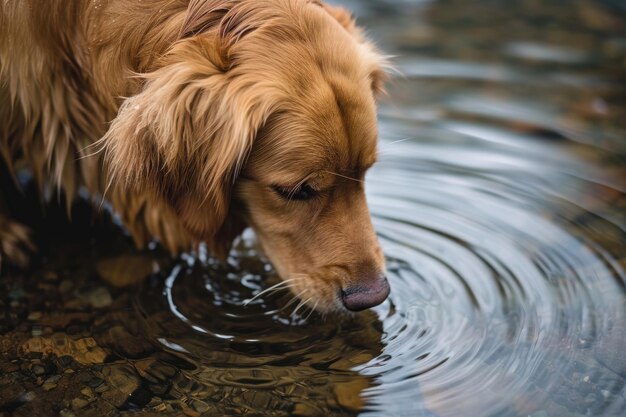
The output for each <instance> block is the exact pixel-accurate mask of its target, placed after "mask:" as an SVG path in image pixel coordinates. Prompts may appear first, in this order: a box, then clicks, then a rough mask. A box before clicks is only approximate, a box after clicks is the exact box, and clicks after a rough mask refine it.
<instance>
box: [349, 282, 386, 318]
mask: <svg viewBox="0 0 626 417" xmlns="http://www.w3.org/2000/svg"><path fill="white" fill-rule="evenodd" d="M388 295H389V282H387V277H385V276H384V275H382V274H381V275H378V274H377V276H376V277H375V278H373V279H372V278H370V279H368V280H366V281H363V282H359V283H358V284H353V285H350V286H349V287H347V288H345V289H343V290H342V291H341V300H342V301H343V305H344V306H345V307H346V308H347V309H348V310H350V311H361V310H365V309H366V308H370V307H374V306H377V305H378V304H380V303H382V302H383V301H385V299H386V298H387V296H388Z"/></svg>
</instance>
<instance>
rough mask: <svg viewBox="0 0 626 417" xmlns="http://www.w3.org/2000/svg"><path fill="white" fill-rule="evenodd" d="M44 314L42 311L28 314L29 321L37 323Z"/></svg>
mask: <svg viewBox="0 0 626 417" xmlns="http://www.w3.org/2000/svg"><path fill="white" fill-rule="evenodd" d="M41 316H42V314H41V312H40V311H33V312H31V313H29V314H28V317H27V319H28V320H30V321H37V320H39V319H40V318H41Z"/></svg>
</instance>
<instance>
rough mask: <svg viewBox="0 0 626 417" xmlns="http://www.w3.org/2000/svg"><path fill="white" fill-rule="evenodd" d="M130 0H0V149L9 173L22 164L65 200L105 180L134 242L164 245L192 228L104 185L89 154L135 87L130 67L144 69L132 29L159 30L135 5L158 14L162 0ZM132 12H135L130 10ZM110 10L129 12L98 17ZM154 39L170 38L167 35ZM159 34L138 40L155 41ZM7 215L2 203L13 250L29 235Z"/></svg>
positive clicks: (182, 239)
mask: <svg viewBox="0 0 626 417" xmlns="http://www.w3.org/2000/svg"><path fill="white" fill-rule="evenodd" d="M129 3H131V2H126V1H116V0H113V1H108V2H102V3H101V4H100V6H98V5H94V3H92V2H87V1H82V0H50V1H45V2H37V1H30V0H23V1H3V2H0V158H1V159H2V160H3V162H4V164H5V165H6V166H7V167H8V172H9V173H10V175H14V174H15V172H16V171H17V170H19V169H28V170H30V171H31V172H32V174H33V177H34V180H35V181H36V183H37V185H38V186H39V187H40V189H41V190H42V192H44V191H45V192H46V193H47V194H54V193H56V192H64V193H65V194H66V195H67V196H68V198H67V199H66V200H67V201H68V204H69V203H70V202H71V201H72V196H74V195H75V193H76V192H77V190H78V189H79V188H80V187H86V188H87V189H88V190H89V191H90V192H91V193H92V194H93V195H95V196H98V195H100V194H103V193H104V192H105V190H106V191H107V198H109V199H110V200H112V201H113V203H114V205H115V206H116V208H117V209H118V211H119V214H120V216H121V217H122V219H123V221H124V223H125V224H126V226H127V228H128V229H129V231H130V232H131V234H132V235H133V237H134V239H135V241H136V243H137V244H138V245H140V246H141V245H143V244H145V243H146V242H147V241H149V240H150V238H151V237H153V236H157V237H160V238H161V240H162V242H163V243H164V245H165V246H166V247H168V248H169V249H170V250H172V251H178V250H180V249H182V248H183V247H188V245H189V238H188V237H187V236H186V235H185V233H183V232H182V231H181V230H180V228H179V227H178V225H177V221H176V220H175V219H173V218H172V217H173V215H172V214H171V213H168V212H167V211H164V210H163V209H162V208H160V207H156V206H155V205H154V204H152V203H151V202H150V201H149V198H148V197H147V196H144V195H141V194H133V195H129V194H128V193H126V192H125V191H124V190H121V189H120V190H118V189H116V187H111V188H109V189H107V183H106V178H105V176H104V173H103V169H102V163H103V162H102V159H101V157H100V155H98V154H95V155H92V154H94V153H97V152H96V151H97V149H96V148H94V147H93V146H92V145H93V144H94V143H95V142H96V141H97V140H98V139H100V138H101V137H102V135H103V134H104V133H105V132H106V129H107V128H108V122H109V121H110V120H112V119H113V118H114V117H115V114H116V113H117V107H118V105H119V101H120V100H121V97H120V96H122V95H125V94H130V93H131V92H132V83H133V79H132V77H129V76H128V75H129V72H130V71H132V70H139V69H140V68H137V67H135V68H133V64H135V63H136V61H137V60H139V56H140V55H141V54H144V55H150V54H146V53H145V51H144V50H142V49H141V48H139V45H138V39H133V38H132V37H133V36H135V37H138V36H139V33H141V32H143V33H144V34H145V35H146V36H147V37H149V36H153V37H156V36H157V35H158V34H154V33H150V30H149V27H150V26H152V27H158V25H156V26H155V23H158V22H153V21H151V20H150V19H147V18H145V16H141V14H142V13H143V14H144V15H145V14H147V13H151V14H154V8H155V7H159V4H156V3H159V0H157V1H155V2H154V3H155V4H153V5H152V6H154V7H149V8H148V7H146V5H141V7H139V6H138V5H134V6H131V5H129ZM160 3H163V4H165V3H169V4H170V8H169V9H168V8H166V7H163V11H164V15H163V16H165V13H169V14H172V13H175V12H178V11H180V10H184V9H185V8H186V7H187V3H188V1H187V0H181V1H178V2H171V1H170V2H166V1H160ZM172 3H176V4H172ZM157 10H158V9H157ZM129 12H134V13H137V14H139V15H138V16H132V15H131V16H129V15H128V13H129ZM115 15H118V16H123V15H126V16H125V17H126V18H125V19H122V18H120V21H117V22H116V21H115V19H112V20H108V21H103V17H104V16H115ZM153 30H154V29H153ZM159 30H162V31H169V32H172V34H171V35H170V37H172V38H173V37H175V35H176V32H175V31H174V30H172V28H169V27H166V28H159ZM129 31H130V32H132V31H134V32H135V35H132V34H129V33H128V32H129ZM125 32H126V33H125ZM101 35H102V37H100V36H101ZM105 36H107V37H108V39H105V38H104V37H105ZM129 36H130V38H129ZM160 41H161V43H162V45H165V44H166V43H167V42H166V41H167V40H166V39H163V37H161V38H160ZM156 43H158V42H156V41H155V42H154V43H153V44H149V45H146V44H142V47H144V48H145V47H148V48H152V49H154V47H155V45H156ZM133 48H134V49H133ZM153 52H154V54H153V55H154V56H157V55H158V53H157V51H154V50H153ZM121 60H124V61H125V62H123V63H121V62H119V61H121ZM116 61H117V62H116ZM114 80H117V82H116V81H114ZM0 198H2V194H1V192H0ZM10 218H11V216H10V215H9V213H7V209H6V207H3V205H2V204H0V229H3V231H1V230H0V235H2V234H3V235H4V237H3V236H0V239H2V241H3V242H4V243H3V245H4V246H6V247H5V248H4V250H3V249H2V248H0V253H2V252H4V253H5V254H7V253H13V254H14V255H13V256H11V257H12V258H18V256H17V255H18V248H17V247H18V246H22V247H23V246H24V245H22V244H18V243H19V242H20V241H21V242H23V241H24V240H25V236H26V235H25V233H24V228H23V227H18V226H17V225H16V223H14V222H11V221H10ZM9 225H10V226H9ZM17 231H19V233H17ZM9 234H11V236H9ZM17 234H19V236H17ZM9 242H12V243H9ZM19 258H23V257H22V256H21V255H20V256H19Z"/></svg>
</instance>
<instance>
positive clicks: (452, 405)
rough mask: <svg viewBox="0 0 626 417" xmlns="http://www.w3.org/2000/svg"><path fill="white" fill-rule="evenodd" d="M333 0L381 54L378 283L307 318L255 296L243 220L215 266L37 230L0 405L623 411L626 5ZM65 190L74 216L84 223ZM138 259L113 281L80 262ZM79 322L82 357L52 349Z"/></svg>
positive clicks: (111, 240) (458, 412) (385, 415)
mask: <svg viewBox="0 0 626 417" xmlns="http://www.w3.org/2000/svg"><path fill="white" fill-rule="evenodd" d="M342 4H344V5H346V6H348V7H349V8H351V9H352V10H354V11H355V12H356V14H357V15H359V18H360V22H361V23H362V24H364V25H365V26H367V27H368V28H369V32H370V34H371V36H372V37H373V38H375V39H376V40H377V42H378V44H379V45H380V46H381V47H382V48H383V49H384V50H385V51H386V52H389V53H390V54H393V55H394V56H395V58H394V59H393V61H394V63H395V65H396V66H397V68H398V70H399V73H401V75H397V76H395V77H394V80H393V83H392V85H391V86H390V88H389V97H388V98H387V99H385V100H384V101H383V104H382V105H381V108H380V136H381V146H380V154H381V155H380V162H379V163H378V164H377V165H376V166H375V168H374V169H373V170H372V171H371V173H370V174H369V176H368V183H367V186H368V198H369V203H370V205H371V211H372V215H373V217H374V224H375V227H376V230H377V232H378V234H379V237H380V240H381V243H382V246H383V248H384V252H385V254H386V256H387V262H388V273H389V274H388V276H389V281H390V283H391V287H392V293H391V296H390V298H389V299H388V300H387V301H386V302H385V303H383V304H382V305H381V306H379V307H377V308H375V309H373V310H372V311H366V312H363V313H360V314H357V315H354V316H352V317H340V318H338V317H332V316H321V315H319V314H317V313H314V312H311V311H310V310H308V309H307V308H305V307H302V306H300V305H299V303H298V302H297V300H295V301H294V300H293V298H292V296H291V295H290V294H287V293H285V292H276V293H270V294H269V295H264V296H261V297H257V298H254V297H255V295H257V294H259V293H260V292H261V291H263V290H264V289H267V288H269V287H271V286H272V285H274V284H276V283H278V282H279V281H278V278H277V277H276V275H275V273H274V271H273V269H272V267H271V266H270V265H268V264H266V263H265V262H264V261H263V259H262V256H260V255H259V254H258V253H257V251H256V249H255V244H254V237H253V236H252V235H251V234H250V233H248V234H246V236H245V237H244V239H242V240H241V242H239V244H238V246H237V248H236V250H235V251H234V252H233V254H232V256H231V257H230V259H229V262H228V264H226V265H224V264H219V263H216V262H215V261H214V260H212V259H211V258H210V257H207V256H206V254H203V253H200V254H198V256H195V257H192V256H184V257H183V258H182V259H177V260H171V259H169V258H167V257H166V256H165V255H164V254H162V253H161V252H160V251H159V250H158V249H155V250H153V251H152V252H150V253H145V252H144V253H138V252H136V251H134V250H133V249H132V247H131V245H130V244H129V242H128V239H127V238H125V237H124V236H123V235H122V234H121V232H120V231H119V230H117V229H116V227H114V226H112V225H111V224H110V223H109V222H107V221H102V222H98V223H97V227H95V228H93V229H91V230H90V231H85V230H82V229H81V230H79V231H75V232H73V233H72V234H68V235H67V236H64V239H62V240H63V241H64V242H65V243H64V244H62V245H59V244H58V243H55V245H54V246H52V247H49V246H50V245H49V246H45V245H44V254H45V253H47V257H48V258H47V259H49V261H46V260H45V259H44V261H43V262H41V264H42V266H41V267H40V268H39V269H38V270H37V271H36V272H34V273H33V276H22V275H20V276H17V275H15V276H13V277H12V279H13V280H12V281H11V282H9V281H8V280H7V279H6V276H5V277H4V278H3V279H2V281H0V282H2V285H3V286H4V287H5V288H4V289H5V290H6V292H5V293H6V294H8V295H7V296H6V297H5V300H4V301H3V303H4V306H5V308H9V306H12V308H13V310H12V311H13V312H7V311H9V310H5V316H6V318H7V320H6V323H7V324H6V325H5V328H4V329H3V332H6V334H7V335H14V337H16V338H17V339H18V342H15V345H16V347H15V350H14V351H15V352H22V353H23V352H26V353H27V354H29V353H33V352H34V353H37V352H38V350H37V346H34V345H33V339H37V338H39V339H37V340H39V342H40V343H44V344H45V343H50V344H51V345H52V348H50V349H49V351H52V353H53V355H52V359H49V356H44V357H43V358H37V355H31V356H33V360H34V361H35V362H32V361H31V363H30V364H24V363H23V362H20V360H19V359H10V358H11V357H10V354H9V353H6V354H5V356H6V357H8V358H9V359H10V360H9V361H8V362H7V363H8V364H16V366H18V367H19V366H21V367H22V368H24V367H26V370H25V371H23V375H22V376H21V377H18V376H11V375H13V374H11V373H10V372H13V373H15V372H17V371H15V370H13V371H11V370H10V369H9V370H7V369H5V370H4V372H5V376H4V377H3V378H5V379H4V380H3V379H0V384H1V383H2V381H4V383H5V385H4V386H5V387H7V386H8V385H6V384H8V383H9V382H10V383H12V384H18V385H19V384H21V386H22V387H23V389H22V391H20V390H19V389H18V390H16V394H15V396H14V397H15V398H13V399H11V401H12V402H5V404H4V406H3V407H4V408H2V407H0V414H1V413H2V412H16V413H20V410H22V411H21V413H25V412H26V411H27V410H29V407H30V410H32V409H35V410H36V409H38V408H37V407H38V406H37V405H36V404H37V401H40V403H41V404H45V402H46V401H48V402H49V403H52V404H55V405H53V407H52V409H55V410H57V411H58V410H64V412H69V410H74V412H76V413H80V412H81V411H82V412H85V410H90V411H92V412H95V411H98V412H99V413H100V415H102V413H104V414H106V413H109V414H110V415H115V414H116V413H118V412H119V411H120V410H122V411H123V410H136V411H137V410H139V412H148V411H151V412H158V413H165V414H167V413H170V414H171V413H176V412H185V413H187V414H188V415H234V414H244V415H267V416H287V415H301V416H327V415H332V416H353V415H361V416H368V417H369V416H371V417H373V416H380V417H392V416H407V417H408V416H411V417H419V416H429V417H430V416H441V417H444V416H476V417H479V416H512V417H518V416H519V417H526V416H531V417H546V416H573V417H576V416H623V415H625V414H626V388H625V384H626V348H625V346H626V271H625V269H626V233H625V231H626V172H625V171H626V170H625V169H624V168H625V167H626V164H625V161H626V140H625V139H626V125H625V124H624V120H626V119H625V118H626V91H625V81H624V80H625V78H624V74H625V72H626V61H625V60H624V56H626V33H625V31H626V29H625V28H626V21H625V20H624V19H623V17H622V18H620V16H624V15H626V8H625V7H624V5H623V4H622V3H621V2H618V1H608V0H607V1H582V0H581V1H548V2H536V1H531V0H528V1H519V0H515V1H507V2H504V1H495V0H492V1H479V2H469V1H457V0H449V1H407V0H386V1H374V0H371V1H346V2H343V3H342ZM77 210H78V212H79V215H78V219H77V220H76V221H75V225H78V226H75V227H77V228H79V229H80V228H81V227H83V228H84V227H85V225H86V224H91V223H90V221H89V217H90V214H89V210H88V209H86V208H84V207H83V208H82V209H81V208H79V209H77ZM83 211H84V212H85V214H84V215H81V214H80V213H82V212H83ZM81 225H82V226H81ZM48 227H51V226H49V225H48ZM59 229H60V230H65V228H64V227H63V226H59ZM54 236H56V237H57V238H58V237H59V235H58V234H55V235H54ZM57 240H58V239H57ZM90 240H91V242H92V243H91V245H86V242H87V241H90ZM46 248H47V249H46ZM46 251H47V252H46ZM142 275H147V276H148V279H147V280H146V281H145V282H144V283H143V284H142V285H140V286H139V287H137V288H135V289H133V290H132V291H130V292H129V291H128V290H122V289H116V288H115V287H113V286H111V285H109V284H103V283H102V282H101V281H99V279H109V280H111V279H118V280H120V279H126V278H127V279H128V280H132V279H133V278H136V277H137V276H142ZM125 277H126V278H125ZM33 282H35V283H39V284H33ZM42 282H43V283H44V284H45V285H44V286H43V288H40V287H41V283H42ZM46 283H47V284H46ZM35 285H38V286H39V287H37V288H38V289H36V288H35V287H34V286H35ZM46 285H47V287H46ZM20 291H21V292H20ZM51 311H53V313H51ZM16 312H17V313H16ZM38 312H39V313H40V314H33V313H38ZM41 312H43V313H41ZM68 317H69V318H68ZM20 332H21V333H20ZM20 335H21V336H20ZM5 337H7V338H8V337H9V336H5ZM20 338H21V339H20ZM55 338H56V339H55ZM88 338H93V340H94V343H95V344H96V345H97V348H98V349H101V350H102V356H101V357H100V356H95V357H94V356H93V355H92V356H89V357H88V356H85V352H84V351H85V349H82V348H79V347H76V348H72V349H69V351H68V350H67V349H66V350H63V349H62V348H60V347H59V346H60V342H58V340H60V339H63V340H64V342H63V343H65V344H64V346H66V345H67V342H66V341H65V340H66V339H69V340H72V341H75V340H84V339H88ZM7 340H8V339H7ZM42 340H43V342H42ZM55 340H56V342H54V341H55ZM50 341H51V342H50ZM7 343H8V342H7ZM28 343H30V344H28ZM55 343H56V344H55ZM72 343H73V342H72ZM70 345H71V346H74V345H72V344H71V343H70ZM39 350H44V349H39ZM86 350H87V351H88V352H95V354H96V355H97V354H98V352H99V351H98V350H97V349H96V348H95V347H91V348H89V349H86ZM6 352H11V350H10V349H9V350H6ZM55 353H56V356H55V355H54V354H55ZM63 354H66V355H65V356H64V355H63ZM7 355H8V356H7ZM80 355H82V356H80ZM67 356H69V357H70V358H73V359H72V360H71V361H70V360H69V359H68V360H66V361H69V362H67V364H64V363H60V359H59V358H63V357H67ZM25 357H30V356H28V355H26V356H25ZM21 360H22V361H23V359H21ZM38 360H39V361H41V362H40V363H37V362H36V361H38ZM46 364H51V365H49V366H48V365H46ZM44 365H46V366H48V368H49V369H48V368H46V366H44ZM4 366H5V368H6V367H7V366H8V365H4ZM36 366H43V367H44V370H45V372H46V373H44V374H43V376H40V378H41V381H40V383H39V385H37V383H38V382H37V379H36V378H37V376H36V375H34V374H33V375H34V376H33V375H31V374H28V372H31V373H35V374H36V372H35V371H34V370H33V369H35V367H36ZM11 369H12V368H11ZM67 369H72V370H73V371H74V372H75V373H76V375H87V376H84V377H83V379H84V382H77V378H78V377H72V376H68V375H73V373H68V372H66V371H67ZM57 374H60V375H62V378H61V379H60V381H61V382H63V381H66V380H67V381H68V382H67V383H68V384H70V385H69V386H72V385H71V384H83V385H84V384H85V383H86V384H87V385H89V381H93V380H94V378H95V379H100V380H102V381H104V382H101V383H100V385H97V383H98V381H96V382H93V383H91V385H94V387H92V388H91V389H92V392H91V394H93V398H92V397H90V395H88V393H85V392H82V391H80V390H78V389H74V390H73V391H72V388H68V390H67V391H65V393H64V394H63V395H61V397H59V394H58V390H59V389H60V388H59V387H55V388H51V389H50V390H48V391H46V390H43V391H42V389H41V387H42V386H43V385H42V384H45V381H48V380H49V379H50V378H54V377H55V375H57ZM0 375H2V373H0ZM6 375H9V376H6ZM24 375H25V376H24ZM7 378H9V379H7ZM10 378H13V379H10ZM20 378H22V379H20ZM28 378H31V379H32V378H34V379H33V380H32V381H31V380H29V379H28ZM72 378H74V379H72ZM7 381H9V382H7ZM16 381H17V382H16ZM29 381H30V382H29ZM61 382H58V383H61ZM29 384H30V385H29ZM102 384H104V386H106V387H107V388H106V389H104V388H99V387H102V386H103V385H102ZM125 384H126V385H128V386H126V385H125ZM91 385H89V386H91ZM99 389H100V390H101V392H98V390H99ZM5 392H6V391H5ZM29 392H30V393H34V394H33V395H35V396H36V398H35V399H33V398H30V397H29V398H30V399H29V398H27V397H25V395H28V393H29ZM55 392H56V394H55ZM50 393H52V394H50ZM53 395H56V397H55V398H56V400H54V399H52V396H53ZM5 396H6V397H7V398H8V397H9V396H8V395H5ZM31 397H32V396H31ZM0 399H2V397H1V396H0ZM77 399H81V400H83V401H84V403H83V402H80V401H76V400H77ZM55 401H56V402H55ZM0 404H2V401H0ZM7 410H8V411H7ZM39 410H41V408H39ZM103 410H104V411H103ZM194 413H195V414H194ZM24 415H26V414H24Z"/></svg>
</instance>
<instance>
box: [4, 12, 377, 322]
mask: <svg viewBox="0 0 626 417" xmlns="http://www.w3.org/2000/svg"><path fill="white" fill-rule="evenodd" d="M382 65H383V60H382V59H381V57H380V56H379V55H378V54H377V53H376V51H375V50H374V48H373V47H372V46H371V44H370V43H369V42H368V41H367V40H366V39H365V37H364V36H363V35H362V33H361V32H360V30H359V29H358V28H357V27H356V26H355V24H354V20H353V19H352V18H351V17H350V15H349V14H348V13H347V12H346V11H345V10H343V9H341V8H336V7H330V6H328V5H325V4H322V3H320V2H317V1H305V0H273V1H270V0H191V1H189V0H144V1H143V2H132V1H126V0H108V1H107V0H102V1H93V2H89V1H86V0H48V1H45V2H36V1H34V0H20V1H9V0H0V157H1V158H2V159H3V160H4V163H5V164H6V165H7V166H8V169H9V171H10V172H12V173H15V172H16V171H17V170H18V169H22V168H27V169H29V170H31V171H32V172H33V175H34V178H35V180H36V182H37V184H38V185H39V187H40V188H41V190H42V193H49V191H50V190H58V191H62V192H64V193H65V194H66V195H68V196H70V197H71V196H74V195H75V194H76V192H77V190H78V189H80V188H81V187H85V188H86V189H88V190H89V191H90V192H91V194H92V195H94V196H96V198H97V197H99V196H102V195H104V196H105V198H106V199H107V200H108V201H110V203H111V205H112V206H113V208H114V209H115V211H116V212H118V213H119V214H120V216H121V219H122V221H123V223H124V225H125V227H126V228H127V229H128V230H129V231H130V233H131V235H132V236H133V238H134V240H135V242H136V243H137V245H138V246H143V245H145V244H146V243H147V242H149V241H150V240H151V239H153V238H157V239H158V240H159V241H160V242H161V243H162V244H163V245H164V246H165V247H166V248H168V249H169V250H170V251H172V252H173V253H176V252H179V251H181V250H188V249H190V248H191V247H192V246H193V245H194V244H195V243H196V242H198V241H206V242H207V243H208V245H209V247H210V249H211V250H212V252H213V253H215V254H216V255H220V256H224V255H225V254H226V253H227V251H228V248H229V247H230V244H231V242H232V240H233V239H234V238H235V237H236V236H237V235H238V234H239V233H241V231H242V230H243V228H244V227H246V226H248V225H249V226H252V227H253V228H254V229H255V231H256V232H257V234H258V236H259V239H260V241H261V244H262V246H263V247H264V249H265V252H266V253H267V255H268V256H269V258H270V259H271V260H272V261H273V263H274V264H275V265H276V267H277V269H278V271H279V273H280V274H281V276H282V277H283V278H284V279H287V278H290V279H293V281H290V283H291V284H292V285H291V289H292V291H294V293H295V294H298V293H303V292H304V295H302V296H301V297H302V298H303V299H304V300H306V298H310V299H309V301H307V302H308V303H309V304H310V305H311V306H313V305H314V304H317V306H318V307H317V308H318V309H322V310H332V309H336V308H337V303H338V301H337V295H336V294H337V290H338V288H339V287H341V286H342V285H345V284H346V283H347V282H349V281H350V282H353V281H354V280H356V279H359V277H364V276H367V275H368V274H372V273H374V272H373V271H382V269H384V264H383V260H382V255H381V253H380V249H379V247H378V243H377V241H376V237H375V235H374V232H373V229H372V226H371V221H370V218H369V212H368V210H367V204H366V202H365V197H364V193H363V183H362V180H363V175H364V173H365V171H366V170H367V168H369V167H370V166H371V165H372V164H373V163H374V161H375V158H376V141H377V134H376V115H375V103H374V95H375V94H376V93H377V92H378V91H379V90H381V89H382V83H383V81H384V71H383V69H382ZM304 180H307V181H309V182H311V183H315V184H317V186H318V187H319V188H320V189H323V193H320V195H321V196H320V197H319V198H317V199H316V201H314V202H312V203H311V204H303V203H301V202H284V201H281V200H280V197H278V196H277V195H276V193H275V192H274V191H273V189H272V187H273V186H276V185H281V186H282V185H288V186H295V185H297V183H299V182H302V181H304ZM0 193H1V190H0ZM1 198H2V195H1V194H0V199H1ZM67 200H68V201H71V198H68V199H67ZM1 203H2V202H1V201H0V254H3V255H4V256H5V257H8V258H9V259H12V260H14V261H18V262H19V261H21V262H24V261H25V259H26V258H25V253H26V252H27V251H28V250H30V249H31V246H30V244H29V243H28V234H27V230H26V229H25V228H24V227H23V226H21V225H19V224H17V223H15V222H14V221H12V220H11V218H10V216H9V215H8V213H7V210H6V209H4V205H3V204H1ZM0 256H1V255H0ZM296 278H297V279H296ZM307 293H308V294H307Z"/></svg>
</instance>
